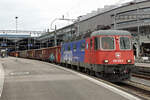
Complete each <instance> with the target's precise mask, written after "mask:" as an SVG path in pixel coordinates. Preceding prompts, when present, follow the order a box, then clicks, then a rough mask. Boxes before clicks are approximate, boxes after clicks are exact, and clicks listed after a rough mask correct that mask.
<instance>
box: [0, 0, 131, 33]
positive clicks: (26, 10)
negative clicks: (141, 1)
mask: <svg viewBox="0 0 150 100" xmlns="http://www.w3.org/2000/svg"><path fill="white" fill-rule="evenodd" d="M119 1H121V2H122V1H125V2H126V1H131V0H0V13H1V14H0V30H3V29H6V30H9V29H11V30H12V29H15V16H18V29H19V30H33V31H37V30H39V31H43V30H45V29H47V28H49V27H50V23H51V22H52V20H54V19H55V18H60V17H62V15H64V16H65V18H73V19H75V18H77V17H78V16H81V15H85V14H86V13H90V12H91V11H93V10H96V9H97V8H102V7H104V5H112V4H116V3H117V4H118V3H119ZM54 24H56V25H57V26H59V27H60V26H64V25H66V24H69V22H67V21H56V22H55V23H54Z"/></svg>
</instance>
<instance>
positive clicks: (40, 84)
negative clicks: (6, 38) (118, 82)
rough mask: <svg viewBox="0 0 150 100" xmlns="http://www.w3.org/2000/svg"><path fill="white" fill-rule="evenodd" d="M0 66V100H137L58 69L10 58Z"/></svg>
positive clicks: (116, 90) (57, 67) (86, 77)
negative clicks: (1, 77) (0, 83)
mask: <svg viewBox="0 0 150 100" xmlns="http://www.w3.org/2000/svg"><path fill="white" fill-rule="evenodd" d="M0 62H1V63H2V64H3V68H4V76H5V81H4V85H3V91H2V96H1V98H0V99H1V100H140V98H138V97H136V96H134V95H131V94H130V93H127V92H124V91H122V90H119V89H117V88H115V87H113V86H110V85H108V84H106V83H103V82H101V81H98V80H96V79H94V78H90V77H88V76H86V75H83V74H80V73H78V72H75V71H72V70H70V69H66V68H64V67H60V66H58V65H53V64H50V63H46V62H41V61H36V60H29V59H22V58H13V57H8V58H4V59H0Z"/></svg>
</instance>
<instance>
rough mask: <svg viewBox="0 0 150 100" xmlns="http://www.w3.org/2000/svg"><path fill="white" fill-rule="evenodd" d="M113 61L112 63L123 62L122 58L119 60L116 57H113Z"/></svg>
mask: <svg viewBox="0 0 150 100" xmlns="http://www.w3.org/2000/svg"><path fill="white" fill-rule="evenodd" d="M113 62H114V63H123V60H122V59H119V60H118V59H114V60H113Z"/></svg>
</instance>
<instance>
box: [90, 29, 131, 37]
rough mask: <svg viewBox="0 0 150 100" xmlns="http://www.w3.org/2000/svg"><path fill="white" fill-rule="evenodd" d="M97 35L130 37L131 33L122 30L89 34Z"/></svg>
mask: <svg viewBox="0 0 150 100" xmlns="http://www.w3.org/2000/svg"><path fill="white" fill-rule="evenodd" d="M97 35H131V33H130V32H128V31H123V30H99V31H95V32H93V33H92V34H91V36H97Z"/></svg>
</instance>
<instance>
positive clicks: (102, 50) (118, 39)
mask: <svg viewBox="0 0 150 100" xmlns="http://www.w3.org/2000/svg"><path fill="white" fill-rule="evenodd" d="M10 55H11V56H16V55H17V56H18V57H24V58H31V59H38V60H43V61H49V62H54V63H58V64H62V65H65V66H70V67H71V68H73V69H77V70H80V71H84V72H86V73H88V74H91V75H96V76H97V77H100V78H103V79H105V80H108V81H111V82H121V81H124V80H128V79H130V76H131V71H132V68H133V67H134V55H133V49H132V43H131V34H130V33H129V32H127V31H121V30H99V31H95V32H93V33H92V34H91V36H90V37H88V38H85V39H81V40H76V41H71V42H66V43H63V44H62V45H61V46H56V47H49V48H42V49H35V50H25V51H18V52H11V53H10Z"/></svg>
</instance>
